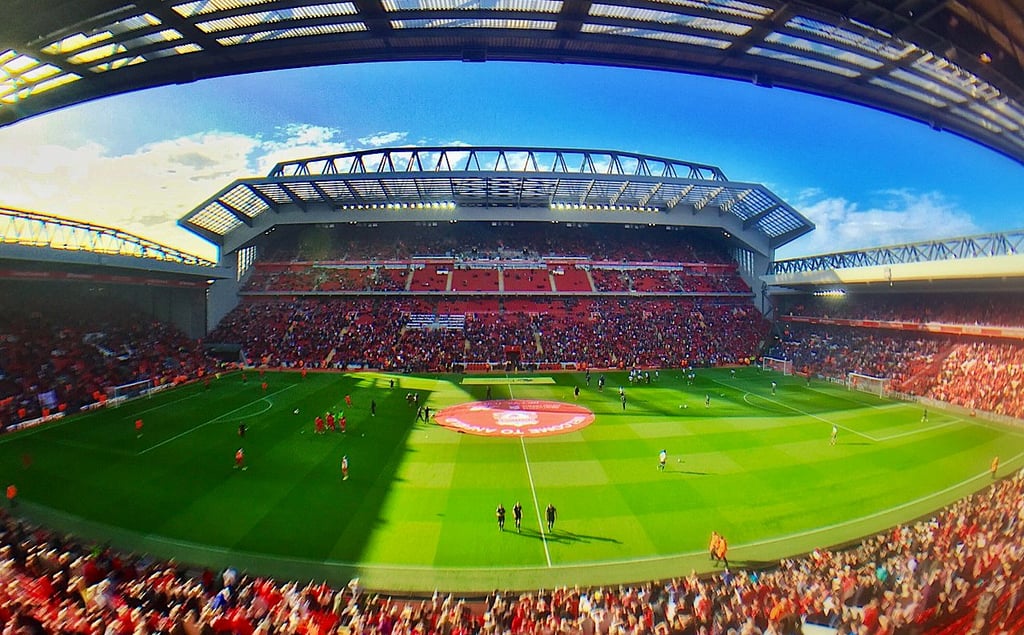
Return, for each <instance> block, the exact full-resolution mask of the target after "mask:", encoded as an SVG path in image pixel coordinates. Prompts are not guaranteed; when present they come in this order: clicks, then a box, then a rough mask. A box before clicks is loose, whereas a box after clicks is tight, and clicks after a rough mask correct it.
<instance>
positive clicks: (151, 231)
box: [0, 124, 405, 258]
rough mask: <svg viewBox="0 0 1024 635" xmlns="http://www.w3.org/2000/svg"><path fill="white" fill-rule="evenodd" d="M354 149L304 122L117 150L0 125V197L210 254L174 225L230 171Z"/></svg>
mask: <svg viewBox="0 0 1024 635" xmlns="http://www.w3.org/2000/svg"><path fill="white" fill-rule="evenodd" d="M387 134H388V133H379V135H376V136H382V135H387ZM393 134H401V135H404V134H405V133H393ZM10 148H17V151H16V152H15V151H11V150H6V151H5V149H10ZM352 149H353V147H352V145H351V144H350V143H349V142H348V141H346V140H345V138H344V137H343V135H342V133H341V131H339V130H337V129H333V128H327V127H323V126H313V125H306V124H296V125H291V126H286V127H283V128H280V129H278V130H276V131H275V134H274V135H273V137H271V138H269V139H264V138H260V137H255V136H249V135H244V134H239V133H231V132H207V133H202V134H197V135H190V136H184V137H178V138H174V139H166V140H162V141H158V142H155V143H150V144H146V145H143V146H140V147H137V148H133V149H129V150H127V151H123V152H115V151H113V150H111V149H110V148H108V147H106V146H104V145H102V144H100V143H96V142H89V143H84V144H79V145H74V144H72V143H71V142H67V143H66V144H64V145H62V144H61V143H59V142H52V141H51V142H49V143H40V137H39V136H38V130H33V129H32V128H31V127H27V126H26V127H22V126H12V127H10V128H6V129H4V130H3V131H0V193H2V194H0V205H3V206H5V207H13V208H20V209H26V210H30V211H37V212H40V213H43V214H52V215H57V216H64V217H67V218H73V219H77V220H82V221H86V222H89V223H94V224H97V225H105V226H108V227H115V228H117V229H120V230H122V231H126V232H129V233H132V234H136V235H138V236H142V237H145V238H148V239H150V240H153V241H156V242H158V243H161V244H164V245H168V246H171V247H175V248H177V249H180V250H182V251H187V252H189V253H194V254H197V255H200V256H203V257H206V258H214V257H216V250H215V249H214V248H213V247H212V246H211V245H210V244H209V243H207V242H206V241H205V240H203V239H201V238H199V237H197V236H196V235H195V234H193V233H192V232H189V231H187V230H185V229H182V228H181V227H178V225H177V221H178V219H179V218H181V217H182V216H184V215H185V214H186V213H188V212H189V211H190V210H191V209H193V208H194V207H196V206H197V205H199V204H200V203H202V202H203V201H204V200H206V199H207V198H209V197H210V196H212V195H213V194H214V193H216V192H217V191H219V190H220V189H221V188H223V187H225V186H226V185H228V184H229V183H230V182H231V181H233V180H234V179H237V178H243V177H251V176H255V175H263V174H266V173H267V172H269V170H270V168H271V167H273V165H274V164H276V163H278V162H280V161H286V160H294V159H299V158H306V157H312V156H321V155H327V154H337V153H340V152H348V151H351V150H352Z"/></svg>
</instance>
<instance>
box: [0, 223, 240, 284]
mask: <svg viewBox="0 0 1024 635" xmlns="http://www.w3.org/2000/svg"><path fill="white" fill-rule="evenodd" d="M26 266H27V267H29V268H31V267H33V266H39V267H46V268H50V269H62V270H64V271H68V270H71V269H73V268H82V267H87V268H92V269H97V270H113V269H122V270H134V271H136V272H139V271H141V272H146V273H147V274H156V273H159V274H162V275H168V276H174V277H177V278H179V279H193V280H201V281H204V282H205V281H207V280H210V279H218V278H227V277H230V276H231V275H232V272H231V271H227V270H224V269H222V268H220V267H218V266H217V263H215V262H211V261H209V260H205V259H203V258H200V257H198V256H194V255H192V254H188V253H185V252H182V251H179V250H177V249H174V248H173V247H168V246H166V245H161V244H160V243H156V242H153V241H151V240H147V239H145V238H141V237H139V236H135V235H133V234H129V233H126V232H123V231H121V230H119V229H114V228H111V227H104V226H102V225H94V224H91V223H83V222H81V221H76V220H72V219H68V218H61V217H59V216H48V215H45V214H39V213H37V212H30V211H25V210H18V209H11V208H0V278H2V277H4V275H5V273H7V272H8V270H10V269H12V268H14V269H19V270H22V269H24V268H25V267H26Z"/></svg>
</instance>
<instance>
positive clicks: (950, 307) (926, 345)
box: [769, 293, 1024, 419]
mask: <svg viewBox="0 0 1024 635" xmlns="http://www.w3.org/2000/svg"><path fill="white" fill-rule="evenodd" d="M1022 302H1024V298H1022V297H1021V296H1020V295H1018V294H988V295H983V294H964V295H962V296H961V295H960V294H955V297H954V296H950V295H942V294H935V293H932V294H900V295H898V296H891V295H883V296H877V295H860V296H855V297H849V298H842V299H835V298H823V297H816V298H808V297H803V296H801V297H798V298H790V299H787V300H785V301H784V302H783V303H782V305H781V306H780V308H779V311H780V312H781V314H782V316H781V317H780V320H781V321H782V322H783V323H784V324H785V330H784V331H783V332H782V334H781V339H780V341H779V342H778V343H777V344H776V345H775V346H773V348H772V349H771V351H770V352H769V355H771V356H781V357H783V358H785V359H791V360H793V362H794V366H795V367H796V368H797V369H806V370H808V371H810V372H814V373H816V374H819V375H822V376H826V377H832V378H836V379H839V378H842V377H844V376H845V375H846V373H848V372H857V373H863V374H865V375H872V376H876V377H887V378H890V379H891V380H892V385H891V387H892V390H893V391H895V392H901V393H905V394H908V395H914V396H919V397H927V398H930V399H935V400H938V401H941V402H946V403H950V404H954V405H957V406H961V407H963V408H966V409H968V410H970V411H985V412H989V413H993V414H996V415H1003V416H1008V417H1013V418H1017V419H1021V418H1024V402H1022V400H1021V399H1020V398H1019V390H1017V387H1018V386H1020V385H1021V381H1022V379H1024V377H1022V373H1021V371H1020V368H1021V366H1020V364H1021V361H1022V360H1024V343H1022V342H1021V340H1020V338H1019V337H1016V336H1015V333H1014V332H1013V331H1007V330H1005V329H1006V328H1009V329H1012V328H1014V327H1017V326H1020V324H1021V320H1020V310H1019V307H1020V306H1022ZM836 320H840V321H841V322H842V325H837V324H836ZM907 331H910V332H907Z"/></svg>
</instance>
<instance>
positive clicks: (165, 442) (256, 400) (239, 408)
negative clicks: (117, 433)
mask: <svg viewBox="0 0 1024 635" xmlns="http://www.w3.org/2000/svg"><path fill="white" fill-rule="evenodd" d="M295 386H296V384H291V385H289V386H285V387H284V388H282V389H281V390H278V391H276V392H272V393H270V394H269V395H265V396H263V397H260V398H259V399H255V400H253V401H250V402H249V403H247V404H244V405H241V406H239V407H237V408H235V409H234V410H229V411H228V412H225V413H224V414H222V415H217V416H216V417H214V418H213V419H210V420H209V421H206V422H204V423H200V424H199V425H197V426H194V427H192V428H189V429H188V430H185V431H184V432H182V433H180V434H176V435H174V436H173V437H171V438H170V439H165V440H163V441H161V442H160V443H157V444H156V445H151V446H150V447H148V448H146V449H145V450H142V451H140V452H139V453H138V454H136V455H135V456H142V455H143V454H145V453H146V452H149V451H150V450H155V449H157V448H159V447H160V446H162V445H167V444H168V443H170V442H171V441H175V440H177V439H180V438H181V437H183V436H185V435H186V434H190V433H192V432H195V431H196V430H198V429H199V428H205V427H206V426H208V425H210V424H211V423H216V422H218V421H220V420H221V419H224V418H225V417H227V416H228V415H230V414H233V413H235V412H238V411H239V410H244V409H246V408H248V407H249V406H251V405H252V404H254V403H259V402H261V401H263V400H265V399H267V398H269V397H273V396H274V395H278V394H281V393H283V392H284V391H286V390H288V389H289V388H295ZM264 412H266V410H264Z"/></svg>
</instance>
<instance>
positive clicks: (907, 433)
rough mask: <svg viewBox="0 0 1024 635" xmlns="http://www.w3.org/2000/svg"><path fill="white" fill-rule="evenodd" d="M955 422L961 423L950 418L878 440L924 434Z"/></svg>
mask: <svg viewBox="0 0 1024 635" xmlns="http://www.w3.org/2000/svg"><path fill="white" fill-rule="evenodd" d="M957 423H961V422H960V421H959V420H957V419H951V420H949V421H945V422H943V423H938V424H936V425H933V426H928V427H927V428H917V429H915V430H908V431H906V432H899V433H897V434H890V435H889V436H887V437H881V438H879V439H878V440H879V441H892V440H893V439H900V438H902V437H910V436H913V435H915V434H924V433H925V432H931V431H932V430H941V429H942V428H948V427H949V426H951V425H954V424H957Z"/></svg>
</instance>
